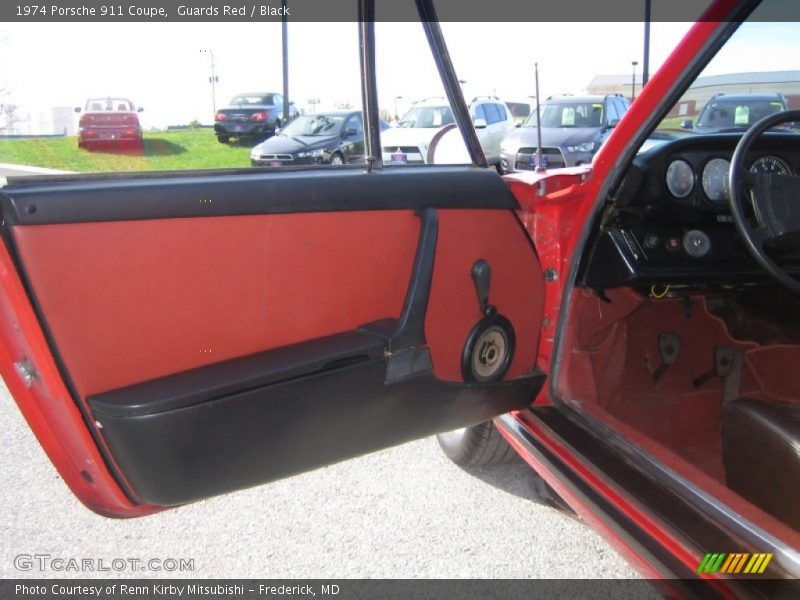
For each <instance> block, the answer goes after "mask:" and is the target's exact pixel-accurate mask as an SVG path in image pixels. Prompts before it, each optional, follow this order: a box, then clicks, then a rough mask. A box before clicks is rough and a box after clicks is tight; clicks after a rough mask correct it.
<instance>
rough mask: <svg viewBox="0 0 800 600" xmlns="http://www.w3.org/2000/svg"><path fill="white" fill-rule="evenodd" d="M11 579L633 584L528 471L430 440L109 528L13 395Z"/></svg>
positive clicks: (3, 560)
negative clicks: (187, 568) (135, 564)
mask: <svg viewBox="0 0 800 600" xmlns="http://www.w3.org/2000/svg"><path fill="white" fill-rule="evenodd" d="M0 422H2V423H3V427H2V432H1V433H0V445H2V448H3V453H2V459H1V460H2V464H1V466H0V495H2V500H0V502H2V506H3V512H2V517H0V522H1V523H2V531H3V535H2V552H0V576H2V577H65V576H66V577H80V576H82V577H86V576H92V573H73V572H56V571H53V570H46V571H44V572H40V571H38V570H33V571H27V572H24V571H19V570H18V569H17V568H15V561H14V557H15V556H17V555H19V554H22V553H25V554H49V555H51V556H52V557H61V558H67V559H68V558H78V559H82V558H90V559H95V560H100V559H102V560H103V561H105V563H106V564H108V563H110V562H111V561H112V560H113V559H115V558H122V559H128V558H139V559H142V560H149V559H152V558H155V559H161V560H163V559H167V558H175V559H181V558H183V559H193V560H194V570H193V571H192V572H185V573H169V574H166V573H163V572H162V573H159V572H147V573H139V572H133V571H130V570H125V571H121V572H119V573H115V572H111V573H101V574H97V576H103V577H109V576H123V577H129V576H133V575H137V576H153V577H158V576H171V577H236V578H255V577H258V578H289V577H292V578H310V577H319V578H333V577H344V578H351V577H352V578H356V577H358V578H360V577H373V578H382V577H386V578H406V577H409V578H451V577H452V578H462V577H464V578H528V577H531V578H538V577H548V578H562V577H563V578H601V577H606V578H633V577H638V575H637V573H636V572H635V571H634V570H633V569H632V568H631V567H630V566H628V564H627V563H626V562H625V561H624V560H623V559H622V558H621V557H620V556H619V555H618V554H617V553H616V552H615V551H614V550H613V549H611V547H610V546H609V545H608V544H607V543H606V542H605V541H603V540H602V539H601V538H600V537H599V536H598V535H596V534H595V533H594V532H593V531H592V530H590V529H589V528H588V527H586V526H584V525H583V524H581V523H580V522H578V521H577V520H575V519H573V518H570V517H567V516H565V515H563V514H561V513H559V512H557V511H555V510H553V509H551V508H548V507H545V506H542V505H539V504H537V503H535V502H534V501H533V494H532V491H531V490H532V486H533V481H534V477H533V474H532V472H531V471H530V470H529V469H528V468H527V467H526V466H525V465H523V464H521V463H520V464H515V465H511V466H506V467H502V468H498V469H494V470H491V471H474V472H469V471H465V470H463V469H460V468H459V467H457V466H455V465H454V464H452V463H451V462H449V461H448V460H447V459H446V458H445V457H444V456H443V455H442V454H441V452H439V449H438V446H437V444H436V441H435V440H434V439H425V440H420V441H417V442H412V443H409V444H405V445H403V446H400V447H398V448H394V449H390V450H387V451H384V452H379V453H376V454H372V455H369V456H366V457H362V458H359V459H357V460H352V461H349V462H346V463H343V464H339V465H335V466H332V467H328V468H325V469H320V470H317V471H315V472H312V473H307V474H305V475H301V476H298V477H294V478H292V479H288V480H284V481H280V482H277V483H273V484H271V485H267V486H263V487H261V488H256V489H251V490H247V491H244V492H239V493H236V494H232V495H229V496H225V497H220V498H215V499H212V500H207V501H205V502H201V503H199V504H195V505H192V506H186V507H183V508H178V509H175V510H171V511H167V512H165V513H161V514H157V515H154V516H150V517H145V518H141V519H133V520H112V519H107V518H104V517H100V516H97V515H95V514H94V513H92V512H90V511H89V510H87V509H86V508H84V507H83V506H82V505H81V504H80V503H79V502H78V501H77V500H76V499H75V498H74V497H73V496H72V494H71V492H70V491H69V490H68V489H67V487H66V486H65V485H64V484H63V483H62V482H61V481H60V478H59V476H58V475H57V473H56V471H55V469H54V468H53V467H52V465H51V464H50V462H49V460H48V459H47V458H46V456H45V455H44V453H43V452H42V450H41V448H40V447H39V445H38V443H37V442H36V440H35V439H34V437H33V435H32V434H31V432H30V430H29V429H28V427H27V425H26V424H25V422H24V421H23V419H22V416H21V415H20V413H19V411H18V409H17V407H16V405H15V404H14V402H13V400H12V399H11V398H10V396H9V394H8V392H7V391H6V390H5V387H4V386H3V387H2V394H1V395H0Z"/></svg>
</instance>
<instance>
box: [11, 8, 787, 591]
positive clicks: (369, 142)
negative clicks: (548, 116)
mask: <svg viewBox="0 0 800 600" xmlns="http://www.w3.org/2000/svg"><path fill="white" fill-rule="evenodd" d="M774 2H779V0H774ZM774 2H773V1H771V0H765V1H764V2H763V3H760V2H757V1H738V0H717V1H715V2H713V3H712V5H711V6H710V8H709V9H708V11H707V12H706V13H705V16H704V17H703V18H702V20H700V21H698V22H697V23H696V24H695V25H694V26H693V27H692V28H691V30H690V31H689V33H688V34H687V36H686V37H685V39H684V40H683V41H682V43H681V44H680V45H679V46H678V47H677V48H676V49H675V51H674V52H673V53H672V55H671V56H670V58H669V59H668V60H667V61H666V62H665V64H664V65H663V66H662V67H661V69H660V70H659V71H658V73H657V74H656V75H655V76H654V77H653V78H652V79H651V80H650V82H649V83H648V84H647V86H646V87H645V88H644V90H643V91H642V93H641V94H640V95H639V97H638V98H637V99H636V101H635V102H634V104H633V105H632V106H631V108H630V110H628V112H627V113H626V114H625V116H624V117H623V118H622V119H621V121H620V122H619V123H618V124H617V125H616V127H615V129H614V131H613V133H612V134H611V135H610V136H609V138H608V140H607V141H606V142H605V144H604V145H603V147H602V148H601V149H600V151H599V152H598V154H597V155H596V157H595V158H594V163H593V165H591V166H588V165H587V166H583V167H578V168H573V169H566V170H551V171H545V172H525V173H518V174H514V175H509V176H507V177H505V178H501V177H500V176H499V175H498V174H497V172H496V171H494V170H492V169H489V168H486V166H487V165H486V160H485V157H484V156H483V153H482V151H481V147H480V144H479V143H478V141H477V137H476V135H475V131H474V129H473V128H472V127H471V124H470V115H469V111H468V108H467V105H466V104H465V102H464V99H463V97H462V94H461V90H460V86H459V83H458V79H457V76H456V74H455V72H454V70H453V66H452V63H451V61H450V58H449V55H448V52H447V48H446V46H445V42H444V37H443V35H442V32H441V29H440V28H439V25H438V23H437V21H436V13H435V12H434V9H433V5H432V3H431V2H430V1H429V0H418V2H417V6H418V9H419V11H420V17H421V18H420V20H421V21H422V25H423V27H424V29H425V33H426V36H427V38H428V42H429V44H430V47H431V50H432V52H433V55H434V57H435V59H436V61H437V66H438V67H439V72H440V75H441V76H442V82H443V84H444V87H445V90H446V92H447V95H448V99H449V102H450V104H451V106H452V108H453V114H454V116H455V119H456V122H457V123H458V125H459V127H460V129H461V133H462V135H463V137H464V141H465V144H466V146H467V148H468V150H469V152H470V156H471V158H472V162H473V164H472V165H467V166H437V165H422V166H418V167H417V166H414V167H383V166H382V164H381V143H380V130H381V127H380V120H379V112H378V107H377V97H376V86H375V72H374V67H375V61H374V29H373V23H372V18H371V17H372V15H373V11H374V0H362V1H361V2H360V5H359V6H360V13H361V18H362V21H361V22H360V24H359V32H360V35H361V48H362V52H361V61H362V62H361V73H362V85H363V99H364V114H365V120H364V127H365V153H366V156H367V157H369V158H368V161H367V164H366V165H349V166H348V165H342V166H330V167H321V168H313V169H312V168H308V169H306V170H302V169H301V170H291V171H285V170H279V169H275V170H270V169H263V170H248V171H237V170H230V171H219V172H215V173H212V174H209V173H208V172H196V173H195V172H188V173H184V174H180V175H176V174H175V173H168V174H162V175H159V174H150V175H139V176H136V177H129V178H126V177H125V176H121V175H117V176H115V177H114V178H111V179H110V178H107V177H103V176H92V175H69V176H48V177H44V178H37V177H32V178H29V179H26V180H22V179H13V178H10V179H9V180H8V182H7V184H6V185H5V186H4V187H3V188H2V193H0V206H1V207H2V213H3V233H4V236H3V244H2V245H0V263H1V264H2V269H0V286H1V288H2V289H1V290H0V291H1V292H2V293H0V339H2V345H1V346H0V350H1V356H0V368H1V369H2V374H3V377H4V378H5V380H6V382H7V384H8V386H9V388H10V390H11V392H12V393H13V395H14V397H15V399H16V401H17V403H18V404H19V406H20V409H21V411H22V412H23V414H24V415H25V417H26V419H27V421H28V423H29V424H30V426H31V427H32V429H33V430H34V431H35V433H36V435H37V437H38V439H39V441H40V442H41V444H42V445H43V447H44V449H45V450H46V452H47V453H48V455H49V456H50V458H51V459H52V461H53V463H54V464H55V465H56V467H57V468H58V470H59V472H60V473H61V475H62V476H63V478H64V480H65V481H66V482H67V484H68V485H69V486H70V488H71V489H72V490H73V491H74V493H75V494H76V495H77V496H78V497H79V498H80V499H81V500H82V501H83V502H84V503H85V504H86V505H87V506H88V507H90V508H91V509H92V510H94V511H97V512H99V513H102V514H105V515H110V516H117V517H135V516H140V515H146V514H149V513H152V512H154V511H157V510H162V509H164V508H168V507H172V506H176V505H180V504H184V503H188V502H192V501H195V500H199V499H201V498H206V497H209V496H212V495H215V494H222V493H225V492H230V491H232V490H237V489H241V488H245V487H248V486H253V485H258V484H262V483H265V482H268V481H271V480H275V479H277V478H280V477H285V476H287V475H291V474H293V473H297V472H300V471H304V470H307V469H311V468H314V467H318V466H320V465H325V464H330V463H332V462H335V461H339V460H343V459H346V458H348V457H352V456H356V455H359V454H363V453H365V452H369V451H373V450H377V449H379V448H383V447H387V446H390V445H393V444H398V443H401V442H404V441H407V440H410V439H413V438H418V437H421V436H427V435H431V434H434V433H442V434H443V435H442V436H441V440H442V445H443V447H444V448H445V450H446V451H447V453H448V454H449V455H450V456H451V457H453V458H454V459H455V460H458V461H460V462H464V463H472V464H486V463H491V462H496V461H497V460H499V459H500V458H502V457H504V456H507V455H508V453H509V448H513V450H514V451H516V452H517V453H518V454H520V455H521V456H522V457H523V458H524V459H525V460H526V461H527V462H528V463H529V464H530V465H531V466H532V467H533V468H534V469H536V470H537V471H538V472H539V473H540V474H541V475H542V476H543V477H544V478H545V480H546V481H547V482H548V483H549V484H550V486H552V488H554V489H555V490H556V492H558V494H559V495H560V496H561V497H562V498H563V499H564V500H565V501H566V502H567V503H568V504H569V505H570V506H571V507H572V508H573V509H574V510H575V511H577V512H578V513H579V514H580V515H581V516H582V517H583V518H584V519H585V520H586V521H587V522H589V523H590V524H592V525H594V526H595V527H597V528H598V529H599V530H600V531H601V532H602V533H603V534H604V535H606V536H607V537H608V538H609V539H610V540H612V541H613V542H614V543H615V544H616V545H617V547H618V548H619V549H620V550H621V551H622V552H623V553H624V554H625V555H626V556H627V557H628V558H629V559H630V560H632V561H633V562H634V564H635V565H636V566H637V567H638V568H640V569H641V570H642V571H643V572H644V573H645V574H646V575H648V576H654V577H658V576H666V577H677V578H683V579H697V580H699V581H700V583H701V584H702V585H703V586H706V587H704V588H702V589H703V590H705V591H706V592H709V593H712V592H713V593H719V594H730V595H738V594H749V593H763V594H767V595H772V594H777V593H780V592H787V591H788V590H789V589H790V587H789V586H791V585H793V583H792V581H791V578H796V577H798V576H799V575H800V554H798V551H799V550H800V505H799V504H798V492H799V491H800V425H799V424H800V416H799V415H800V379H798V377H797V371H796V370H795V369H796V368H797V364H798V360H800V326H799V325H798V315H800V282H798V279H796V277H797V276H800V245H798V239H800V235H798V234H800V178H798V176H797V174H798V172H799V171H800V136H798V135H797V134H796V133H794V132H793V131H792V130H788V131H787V128H786V127H781V128H780V131H779V132H775V131H771V130H772V129H773V128H774V127H776V126H778V125H783V124H785V123H789V122H792V121H798V120H800V112H798V111H793V110H789V111H782V112H779V113H776V114H773V115H770V116H767V117H766V118H763V119H761V120H757V119H755V116H753V115H743V116H742V117H741V119H740V120H741V121H742V123H744V124H745V125H746V126H747V127H746V128H745V129H746V131H744V132H741V131H740V132H734V133H720V134H706V135H702V136H693V135H691V134H690V133H687V132H686V131H683V132H681V131H680V128H679V127H675V129H676V132H675V135H674V136H673V137H670V134H669V130H670V123H671V122H673V121H674V122H676V123H677V122H679V119H676V118H675V117H674V116H670V115H673V114H675V113H674V111H675V108H674V107H676V106H679V105H680V102H681V97H682V94H683V93H684V92H685V91H686V90H687V89H688V88H689V87H690V85H691V84H692V82H693V81H694V80H695V79H696V78H697V77H698V76H699V75H700V74H701V73H702V72H703V69H704V68H706V67H707V66H708V65H709V64H713V63H712V61H713V60H715V56H727V57H728V58H730V56H731V54H730V53H731V52H739V53H747V52H749V51H750V50H748V48H749V46H748V45H749V44H753V43H754V40H758V39H759V35H766V33H765V32H766V31H767V29H766V28H767V27H768V25H769V24H768V23H765V22H763V19H762V18H761V17H759V15H760V14H761V13H759V11H761V10H762V9H769V8H773V9H774V7H770V6H769V5H771V4H773V3H774ZM782 26H786V27H794V32H795V33H794V34H791V35H789V34H786V33H784V34H783V35H784V36H786V35H789V37H790V38H792V37H795V38H796V37H797V36H798V30H797V23H784V24H782ZM759 32H761V33H759ZM726 53H728V54H727V55H726ZM795 56H796V55H795ZM729 62H730V61H729ZM751 117H752V118H751ZM670 119H671V120H670ZM657 128H658V129H659V130H660V131H661V133H662V134H663V135H662V137H661V143H659V144H656V145H653V146H652V147H650V149H648V150H646V151H643V152H638V151H639V149H640V148H641V147H642V146H643V144H644V143H645V140H646V139H647V138H648V137H649V136H650V135H651V133H652V132H653V131H655V130H656V129H657ZM142 240H147V243H146V244H142V243H141V241H142ZM232 258H236V260H232ZM239 259H240V260H239ZM220 315H224V318H220V317H219V316H220ZM490 419H494V421H490ZM448 432H449V433H448ZM675 585H679V583H676V584H675Z"/></svg>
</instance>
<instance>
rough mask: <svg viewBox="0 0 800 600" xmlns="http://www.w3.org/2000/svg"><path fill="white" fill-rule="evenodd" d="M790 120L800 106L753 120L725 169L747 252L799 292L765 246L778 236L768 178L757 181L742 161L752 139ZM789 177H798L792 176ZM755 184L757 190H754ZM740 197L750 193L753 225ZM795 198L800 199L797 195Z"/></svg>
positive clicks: (735, 218) (796, 118)
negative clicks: (754, 224)
mask: <svg viewBox="0 0 800 600" xmlns="http://www.w3.org/2000/svg"><path fill="white" fill-rule="evenodd" d="M789 121H800V110H788V111H782V112H777V113H774V114H771V115H767V116H766V117H764V118H763V119H761V120H759V121H757V122H756V123H754V124H753V126H752V127H751V128H750V129H749V130H748V131H747V132H746V133H745V134H744V135H743V136H742V139H740V140H739V143H738V144H737V145H736V149H735V150H734V152H733V157H732V158H731V166H730V171H729V173H728V207H729V209H730V211H731V216H732V217H733V222H734V224H735V225H736V229H737V230H738V231H739V235H740V236H741V238H742V241H743V242H744V245H745V247H746V248H747V250H748V252H750V254H751V255H752V256H753V258H755V259H756V261H757V262H758V263H759V264H760V265H761V266H762V267H763V268H764V270H766V271H767V272H768V273H769V274H770V275H771V276H772V277H773V279H775V280H776V281H777V282H778V283H779V284H781V285H782V286H783V287H785V288H787V289H788V290H790V291H792V292H794V293H795V294H798V295H800V281H798V280H797V279H795V278H794V277H792V276H791V275H789V274H788V273H786V271H784V270H783V269H782V268H781V267H780V266H779V265H778V264H777V263H776V262H775V261H774V260H772V258H770V257H769V255H768V254H767V253H766V251H765V250H764V244H765V243H766V242H769V241H771V240H773V239H775V238H776V237H778V235H777V234H776V229H777V228H776V227H775V215H773V214H772V211H770V210H768V207H769V206H770V204H771V196H770V193H769V183H770V182H769V181H768V182H767V184H761V185H759V182H758V181H757V179H758V176H755V175H753V174H751V173H750V172H749V170H748V168H747V166H746V165H745V158H746V157H747V154H748V153H749V152H750V148H752V146H753V144H754V143H755V141H756V140H757V139H758V138H759V137H761V135H762V134H763V133H764V132H765V131H767V130H769V129H771V128H773V127H775V126H776V125H780V124H781V123H786V122H789ZM792 177H793V178H795V179H797V177H795V176H792ZM757 188H758V191H756V190H757ZM743 192H749V194H743ZM757 194H758V196H757ZM765 196H766V197H765ZM743 197H749V199H750V202H751V204H752V206H753V211H754V213H755V216H756V221H757V222H758V227H752V226H751V225H750V223H749V222H748V219H747V214H746V213H745V210H744V206H743V201H744V200H743ZM798 201H799V202H800V199H798ZM798 210H800V207H798ZM767 213H769V214H770V216H771V219H768V218H767ZM770 221H772V222H770Z"/></svg>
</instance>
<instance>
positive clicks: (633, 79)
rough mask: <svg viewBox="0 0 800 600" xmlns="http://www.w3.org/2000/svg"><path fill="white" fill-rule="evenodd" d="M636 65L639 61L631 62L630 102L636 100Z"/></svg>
mask: <svg viewBox="0 0 800 600" xmlns="http://www.w3.org/2000/svg"><path fill="white" fill-rule="evenodd" d="M638 64H639V61H636V60H633V61H631V66H632V67H633V75H632V76H631V102H633V101H634V100H636V65H638Z"/></svg>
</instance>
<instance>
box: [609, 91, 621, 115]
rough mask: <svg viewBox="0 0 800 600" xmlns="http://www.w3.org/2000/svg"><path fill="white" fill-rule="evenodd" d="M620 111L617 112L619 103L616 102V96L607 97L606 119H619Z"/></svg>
mask: <svg viewBox="0 0 800 600" xmlns="http://www.w3.org/2000/svg"><path fill="white" fill-rule="evenodd" d="M620 116H621V115H620V112H619V104H617V99H616V98H613V97H612V98H609V99H608V120H609V121H612V120H617V121H618V120H619V119H620Z"/></svg>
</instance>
